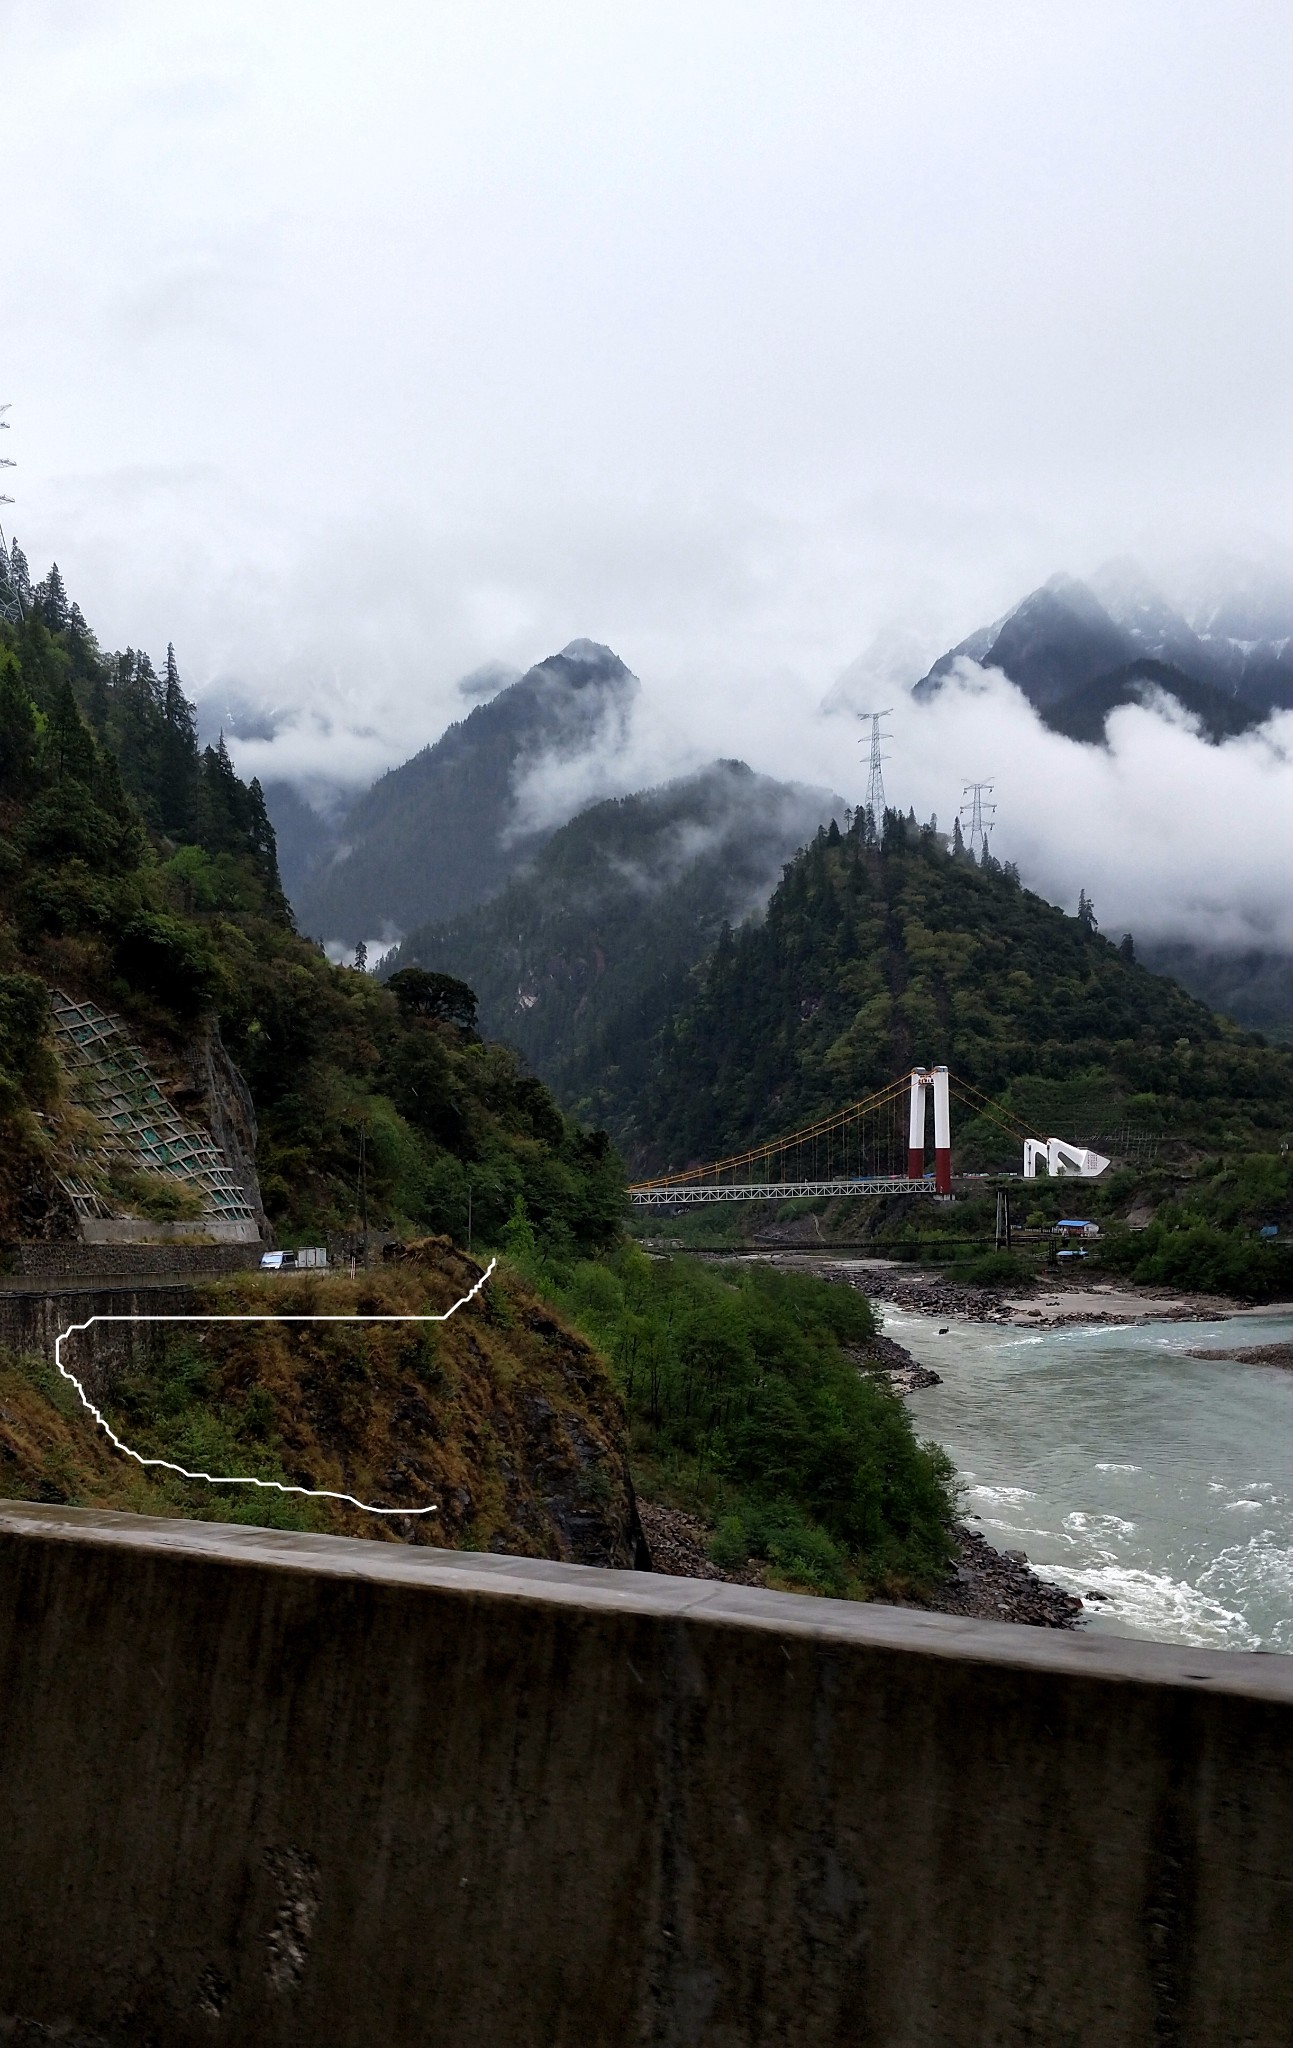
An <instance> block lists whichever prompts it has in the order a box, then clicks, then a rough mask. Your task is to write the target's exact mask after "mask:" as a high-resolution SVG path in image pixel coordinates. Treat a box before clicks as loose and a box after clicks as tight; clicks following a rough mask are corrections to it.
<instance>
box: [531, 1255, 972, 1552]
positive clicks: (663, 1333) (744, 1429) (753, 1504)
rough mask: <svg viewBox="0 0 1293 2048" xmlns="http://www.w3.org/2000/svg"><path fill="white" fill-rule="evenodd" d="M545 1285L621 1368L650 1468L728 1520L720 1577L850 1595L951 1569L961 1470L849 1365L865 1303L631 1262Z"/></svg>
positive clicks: (701, 1270)
mask: <svg viewBox="0 0 1293 2048" xmlns="http://www.w3.org/2000/svg"><path fill="white" fill-rule="evenodd" d="M544 1284H545V1286H547V1288H548V1289H549V1291H551V1292H554V1293H555V1294H556V1296H557V1298H558V1300H559V1301H560V1303H561V1305H562V1307H563V1308H564V1309H565V1310H566V1311H567V1313H568V1314H570V1315H571V1316H572V1318H573V1319H574V1320H575V1321H576V1322H578V1323H580V1324H581V1325H582V1326H583V1328H584V1329H585V1330H586V1331H587V1332H588V1334H589V1336H590V1337H591V1338H592V1339H593V1341H594V1342H595V1343H597V1344H599V1345H600V1347H601V1348H602V1349H603V1350H604V1351H605V1352H606V1353H607V1355H608V1356H609V1358H610V1359H611V1361H612V1364H613V1366H614V1369H615V1371H616V1374H617V1377H618V1379H619V1383H620V1386H621V1389H622V1391H623V1394H624V1397H625V1401H626V1404H627V1406H628V1411H629V1418H630V1422H631V1424H632V1428H633V1436H634V1442H635V1444H636V1445H637V1447H638V1450H639V1452H640V1454H641V1457H642V1460H643V1462H644V1464H645V1465H647V1466H648V1467H650V1468H652V1469H653V1470H655V1471H656V1472H658V1473H660V1474H664V1475H668V1484H669V1485H670V1486H671V1487H672V1488H673V1490H674V1492H675V1494H677V1495H679V1496H681V1497H685V1498H687V1499H688V1500H689V1501H690V1502H691V1503H692V1504H693V1505H695V1506H697V1507H700V1508H701V1509H702V1511H705V1512H712V1513H714V1514H715V1515H716V1516H717V1521H718V1527H717V1529H716V1532H715V1535H714V1538H713V1548H712V1555H713V1556H714V1558H715V1561H716V1562H717V1563H719V1564H721V1565H722V1566H723V1568H724V1569H727V1570H734V1569H739V1567H740V1565H741V1564H743V1563H744V1562H745V1559H746V1558H747V1557H749V1556H756V1557H761V1558H766V1559H767V1560H768V1561H769V1563H770V1564H771V1566H772V1567H773V1569H774V1572H775V1573H776V1574H777V1575H778V1576H779V1577H780V1578H782V1579H784V1580H786V1581H787V1582H791V1581H793V1582H794V1583H795V1584H798V1585H804V1586H808V1587H810V1588H812V1589H814V1590H816V1591H819V1592H831V1593H840V1592H844V1591H846V1590H848V1589H849V1588H850V1587H852V1586H855V1585H858V1584H861V1585H864V1586H865V1585H874V1584H877V1583H880V1582H883V1581H886V1580H903V1581H909V1582H920V1581H927V1580H929V1579H930V1578H931V1577H934V1576H936V1575H937V1574H938V1573H940V1572H941V1571H942V1570H943V1569H944V1568H945V1566H946V1564H947V1561H948V1558H949V1555H950V1545H949V1536H948V1531H949V1526H950V1523H951V1520H952V1516H953V1510H954V1503H953V1495H952V1479H953V1474H952V1468H951V1466H950V1464H949V1462H948V1460H947V1458H946V1457H945V1455H944V1454H943V1453H942V1452H941V1451H940V1450H939V1449H938V1448H937V1447H936V1446H932V1445H928V1444H920V1443H918V1442H917V1440H916V1437H915V1434H914V1432H913V1430H912V1426H911V1421H910V1417H909V1416H908V1414H907V1411H906V1409H905V1408H904V1407H903V1405H902V1403H901V1401H900V1400H899V1399H898V1398H897V1396H896V1395H894V1394H893V1393H892V1392H891V1390H890V1389H889V1387H888V1386H887V1384H885V1383H884V1382H882V1381H879V1380H877V1379H876V1378H875V1377H874V1376H873V1375H868V1374H863V1373H861V1372H859V1371H858V1369H857V1367H856V1366H855V1365H854V1364H853V1362H852V1360H851V1359H850V1358H849V1356H848V1355H847V1351H846V1348H845V1347H848V1348H849V1349H854V1348H856V1347H858V1346H860V1345H862V1344H864V1343H865V1342H866V1340H867V1339H868V1338H869V1337H870V1336H872V1335H873V1334H874V1333H875V1329H876V1323H875V1318H874V1315H873V1313H872V1310H871V1305H870V1303H869V1302H868V1301H867V1300H866V1299H865V1297H864V1296H862V1295H861V1294H859V1293H857V1292H856V1290H854V1289H853V1288H850V1287H843V1286H838V1285H833V1284H830V1283H828V1282H825V1281H822V1280H818V1279H816V1278H813V1277H811V1276H809V1275H806V1274H798V1273H785V1272H780V1271H778V1270H776V1269H774V1268H772V1267H769V1266H764V1265H757V1264H748V1265H745V1264H743V1265H740V1266H729V1267H717V1268H716V1267H712V1266H705V1265H700V1264H698V1263H696V1262H695V1261H693V1260H690V1259H685V1258H679V1259H649V1258H647V1257H646V1256H645V1255H644V1254H643V1253H642V1252H640V1251H638V1250H637V1248H636V1247H633V1246H625V1247H622V1248H621V1249H620V1250H619V1251H617V1252H615V1253H614V1254H612V1255H611V1256H610V1257H609V1258H607V1259H606V1260H604V1261H597V1262H591V1261H584V1262H580V1263H578V1264H576V1265H574V1266H572V1267H570V1268H565V1269H552V1268H549V1269H548V1271H547V1272H546V1274H545V1275H544Z"/></svg>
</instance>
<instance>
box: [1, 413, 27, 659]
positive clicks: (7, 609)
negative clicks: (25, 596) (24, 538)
mask: <svg viewBox="0 0 1293 2048" xmlns="http://www.w3.org/2000/svg"><path fill="white" fill-rule="evenodd" d="M8 410H9V408H8V406H7V405H0V431H3V432H4V433H8V431H9V422H8V420H7V419H5V417H4V415H5V413H7V412H8ZM17 467H18V465H17V463H16V462H15V461H14V460H13V458H12V457H11V456H8V455H0V469H16V468H17ZM12 503H13V499H12V498H11V497H10V496H9V493H8V492H7V491H0V505H12ZM0 619H4V620H5V621H6V622H7V623H8V624H9V625H11V626H20V625H21V624H22V598H21V597H20V596H19V594H18V587H17V585H16V584H15V583H14V582H13V581H12V579H11V577H10V575H9V543H8V541H7V540H6V539H5V537H4V528H3V526H0Z"/></svg>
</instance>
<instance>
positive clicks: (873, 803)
mask: <svg viewBox="0 0 1293 2048" xmlns="http://www.w3.org/2000/svg"><path fill="white" fill-rule="evenodd" d="M892 716H893V708H892V706H890V707H889V708H888V709H887V710H885V711H859V713H858V717H859V718H869V719H870V721H871V773H870V775H869V776H868V777H867V785H866V801H867V809H868V810H869V811H870V813H871V816H872V819H873V820H874V823H875V826H876V830H877V831H878V830H879V828H880V826H881V825H882V824H883V823H884V768H883V766H882V763H884V762H885V761H887V760H888V758H889V756H888V755H887V754H882V753H881V752H880V742H881V740H891V739H892V738H893V734H892V733H891V732H881V730H880V720H881V719H882V718H891V717H892ZM858 745H859V746H861V745H862V741H861V740H859V741H858Z"/></svg>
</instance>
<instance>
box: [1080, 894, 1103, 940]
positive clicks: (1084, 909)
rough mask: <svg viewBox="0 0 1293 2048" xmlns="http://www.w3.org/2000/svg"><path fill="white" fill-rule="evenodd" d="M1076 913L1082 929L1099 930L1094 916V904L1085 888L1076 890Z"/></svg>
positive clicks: (1088, 930)
mask: <svg viewBox="0 0 1293 2048" xmlns="http://www.w3.org/2000/svg"><path fill="white" fill-rule="evenodd" d="M1077 915H1078V923H1079V924H1080V925H1081V927H1082V929H1083V931H1086V932H1094V931H1098V930H1099V926H1098V925H1097V923H1096V918H1095V905H1094V904H1093V903H1092V901H1091V898H1090V897H1089V896H1088V895H1087V893H1086V890H1085V889H1079V891H1078V907H1077Z"/></svg>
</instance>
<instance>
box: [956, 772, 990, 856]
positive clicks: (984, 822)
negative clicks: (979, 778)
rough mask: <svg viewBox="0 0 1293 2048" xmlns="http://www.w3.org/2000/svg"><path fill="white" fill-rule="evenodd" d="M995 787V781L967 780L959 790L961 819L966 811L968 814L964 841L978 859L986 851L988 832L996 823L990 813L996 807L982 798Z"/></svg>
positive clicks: (988, 794)
mask: <svg viewBox="0 0 1293 2048" xmlns="http://www.w3.org/2000/svg"><path fill="white" fill-rule="evenodd" d="M995 788H996V784H995V782H967V783H965V784H964V785H963V787H962V790H961V797H962V803H961V812H960V815H961V818H962V821H965V814H966V812H967V811H968V812H969V814H970V815H969V820H968V826H967V829H966V832H965V843H966V846H967V847H968V848H969V850H970V852H971V853H973V854H976V855H977V856H978V858H979V859H980V860H982V858H983V856H984V854H985V853H986V852H987V848H988V834H989V833H990V832H991V830H992V828H993V826H994V825H995V823H996V817H995V815H991V814H995V812H996V808H997V807H996V805H995V804H992V803H985V802H984V800H983V799H984V797H985V796H991V795H992V793H993V791H994V790H995Z"/></svg>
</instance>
